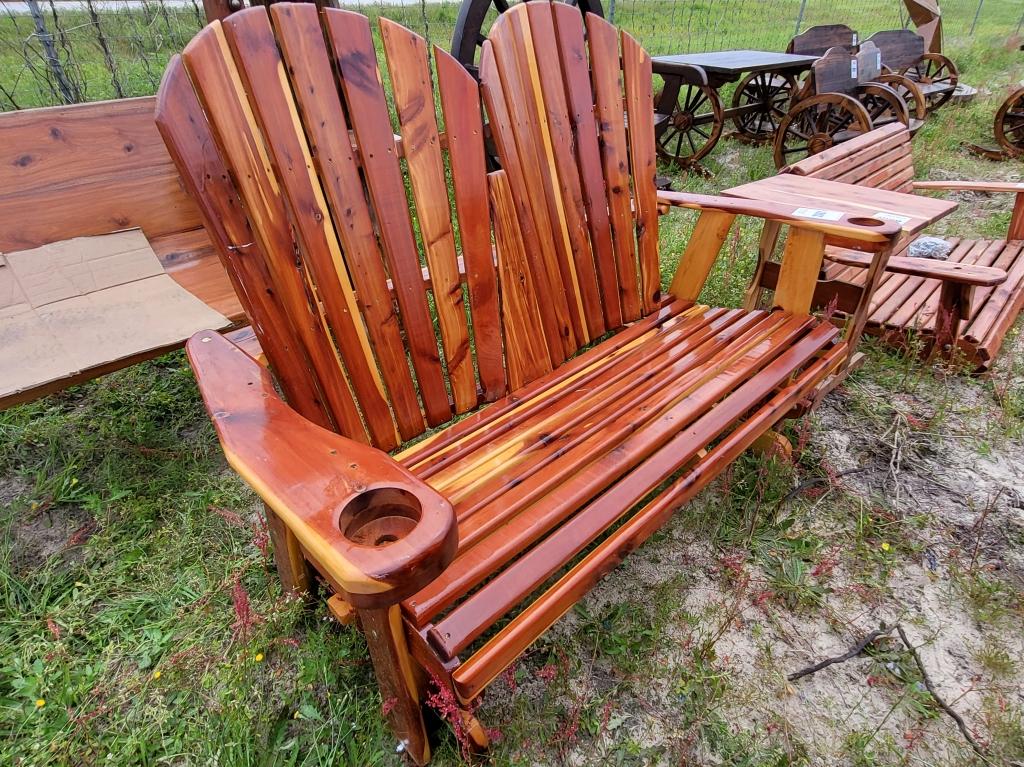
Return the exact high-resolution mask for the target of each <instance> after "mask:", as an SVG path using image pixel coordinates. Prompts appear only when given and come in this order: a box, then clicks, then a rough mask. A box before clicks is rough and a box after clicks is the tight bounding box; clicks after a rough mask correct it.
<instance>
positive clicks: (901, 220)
mask: <svg viewBox="0 0 1024 767" xmlns="http://www.w3.org/2000/svg"><path fill="white" fill-rule="evenodd" d="M874 218H880V219H883V220H885V221H895V222H896V223H897V224H905V223H907V222H908V221H909V220H910V216H904V215H902V214H900V213H890V212H889V211H887V210H880V211H878V212H877V213H875V214H874Z"/></svg>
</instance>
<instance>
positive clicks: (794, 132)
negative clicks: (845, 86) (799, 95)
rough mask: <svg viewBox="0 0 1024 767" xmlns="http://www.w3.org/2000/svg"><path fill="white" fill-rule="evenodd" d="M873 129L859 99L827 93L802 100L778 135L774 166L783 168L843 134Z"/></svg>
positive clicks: (831, 143)
mask: <svg viewBox="0 0 1024 767" xmlns="http://www.w3.org/2000/svg"><path fill="white" fill-rule="evenodd" d="M870 130H871V117H870V116H869V115H868V113H867V110H866V109H864V107H863V106H861V105H860V103H858V102H857V100H856V99H853V98H851V97H849V96H844V95H840V94H837V93H825V94H821V95H818V96H812V97H810V98H808V99H805V100H803V101H801V102H800V103H799V104H797V105H796V106H795V107H793V109H791V110H790V112H789V114H787V115H786V117H785V119H784V120H783V121H782V124H781V125H780V126H779V131H778V133H777V134H776V136H775V147H774V156H775V165H776V167H778V168H782V167H783V166H785V165H790V164H792V163H794V162H797V161H798V160H802V159H803V158H804V157H809V156H811V155H814V154H818V153H819V152H823V151H825V150H826V149H828V148H829V147H832V146H835V145H836V144H838V143H840V142H841V141H842V140H843V134H844V133H846V132H854V133H857V134H860V133H866V132H868V131H870Z"/></svg>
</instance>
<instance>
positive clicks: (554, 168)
mask: <svg viewBox="0 0 1024 767" xmlns="http://www.w3.org/2000/svg"><path fill="white" fill-rule="evenodd" d="M527 16H528V18H529V22H530V24H529V31H530V37H531V39H532V41H533V52H534V54H535V59H536V60H535V61H534V62H533V63H532V64H531V70H530V73H531V79H532V83H533V86H534V92H535V94H536V93H537V91H538V88H539V91H540V93H539V94H537V95H536V98H537V101H538V106H539V107H540V108H541V109H542V110H543V111H542V113H541V114H542V116H543V117H544V119H545V120H546V123H547V134H548V137H549V139H550V141H549V142H548V143H547V144H546V145H545V151H546V153H547V164H548V169H549V171H548V172H549V173H550V174H551V175H552V176H553V178H555V179H557V184H555V185H554V186H555V187H556V188H555V189H554V190H553V193H554V194H557V195H560V201H561V207H560V210H561V212H562V218H563V224H564V226H565V228H566V231H567V233H568V236H569V245H570V247H571V249H572V252H571V263H570V265H571V266H572V267H573V268H572V279H573V283H571V284H570V283H566V284H567V286H569V287H571V288H572V289H574V290H575V291H576V292H577V294H578V300H577V301H576V302H575V304H574V305H575V306H576V307H577V310H578V311H581V312H582V319H583V322H582V325H583V326H584V327H585V328H586V333H587V336H588V337H589V338H595V337H597V336H600V335H601V334H603V333H604V330H605V323H604V311H603V309H602V307H601V296H600V292H599V289H598V282H597V270H596V268H595V265H594V254H593V248H592V246H591V244H590V232H589V230H588V228H587V214H586V206H585V204H584V201H583V188H582V181H581V177H580V171H579V166H578V165H577V160H576V156H575V153H574V151H573V143H574V135H573V125H572V121H571V120H570V117H569V104H568V100H567V98H566V75H565V73H564V72H563V71H562V64H561V61H560V58H559V55H558V44H557V41H556V38H555V26H554V21H553V19H552V5H551V4H550V3H533V4H531V5H528V6H527ZM589 90H590V89H589V87H588V88H587V91H586V92H587V93H589ZM541 94H542V95H541ZM563 280H564V277H563Z"/></svg>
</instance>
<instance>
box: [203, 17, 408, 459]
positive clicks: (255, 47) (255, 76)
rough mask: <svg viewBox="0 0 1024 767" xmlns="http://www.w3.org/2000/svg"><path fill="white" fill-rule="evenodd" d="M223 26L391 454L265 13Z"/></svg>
mask: <svg viewBox="0 0 1024 767" xmlns="http://www.w3.org/2000/svg"><path fill="white" fill-rule="evenodd" d="M222 24H223V25H224V31H225V36H226V37H227V41H228V44H229V45H230V46H231V48H232V50H233V52H234V54H235V60H236V62H237V64H238V67H239V73H240V74H241V75H242V78H243V80H244V83H245V86H246V90H247V91H248V93H249V94H250V96H251V100H252V105H253V107H254V113H255V114H256V117H257V120H258V122H259V124H260V127H261V128H262V132H263V135H264V137H265V139H266V142H265V143H266V146H267V149H268V150H269V152H270V157H271V160H272V162H273V167H274V170H276V171H277V177H278V180H279V182H280V184H281V188H282V190H283V191H284V198H285V200H286V203H287V207H288V210H289V212H290V214H291V219H292V223H293V225H294V226H293V229H294V231H295V233H296V235H297V237H298V241H299V245H300V250H301V253H302V259H303V263H304V264H305V266H306V269H307V271H308V273H309V277H310V278H311V280H312V282H313V287H314V291H315V295H316V298H317V299H318V301H319V302H320V306H321V308H322V311H323V313H324V316H325V317H326V319H327V322H328V323H329V326H330V328H331V330H332V331H333V336H334V340H335V343H336V344H337V345H338V348H339V350H340V351H341V356H342V359H343V360H344V363H345V367H346V369H347V371H348V377H349V380H350V381H351V382H352V388H353V389H354V390H355V393H356V398H357V400H358V402H359V405H360V408H361V409H362V412H363V415H364V417H365V419H366V424H367V426H368V427H369V429H370V435H371V436H372V437H373V442H374V444H376V445H378V446H380V447H382V448H383V449H385V450H390V449H392V448H394V447H397V446H398V444H399V442H401V439H400V438H399V435H398V430H397V428H396V425H395V422H394V420H393V418H392V415H391V409H390V407H389V404H388V396H387V392H386V391H385V390H384V382H383V380H382V379H381V376H380V371H379V370H378V369H377V361H376V359H375V357H374V354H373V350H372V349H371V348H370V339H369V336H368V334H367V332H366V326H365V325H364V324H363V322H362V317H361V316H360V313H359V307H358V306H357V305H356V298H355V289H354V288H353V287H352V282H351V280H350V278H349V275H348V271H347V269H346V268H345V264H344V262H343V261H342V257H341V245H340V243H339V242H338V236H337V233H336V232H335V231H334V222H333V221H332V220H331V217H330V215H329V213H328V208H327V200H325V199H324V194H323V189H322V188H321V187H320V181H319V179H318V178H317V175H316V171H315V169H314V167H313V158H312V155H311V154H310V150H309V146H308V144H307V143H306V137H305V133H304V131H303V129H302V124H301V122H300V120H299V113H298V109H297V107H296V106H295V100H294V99H293V98H292V93H291V88H290V87H289V85H288V79H287V76H286V74H285V71H284V63H283V62H282V61H281V56H280V54H279V53H278V50H277V44H276V42H275V40H274V31H273V29H272V28H271V26H270V17H269V16H268V14H267V11H266V8H259V7H256V8H252V9H248V10H246V11H243V12H240V13H233V14H231V15H230V16H229V17H227V18H226V19H225V20H224V21H223V22H222Z"/></svg>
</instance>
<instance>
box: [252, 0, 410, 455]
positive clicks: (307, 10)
mask: <svg viewBox="0 0 1024 767" xmlns="http://www.w3.org/2000/svg"><path fill="white" fill-rule="evenodd" d="M271 16H272V18H273V20H274V24H275V27H276V28H277V36H278V40H279V41H280V45H281V50H282V53H283V55H284V58H285V62H286V63H287V64H288V72H289V74H290V77H291V80H292V83H293V84H294V88H293V91H294V93H295V99H296V103H297V105H298V108H299V112H300V115H301V117H302V121H303V127H304V128H305V131H306V136H307V139H308V141H309V144H310V149H311V150H312V154H313V160H314V163H315V165H316V169H317V172H318V174H319V179H320V182H321V183H322V184H323V188H324V194H325V196H326V199H327V203H328V205H329V206H330V213H331V217H332V219H333V221H334V226H335V228H336V231H337V234H338V236H339V237H340V239H341V244H342V247H343V249H344V264H343V265H342V264H339V263H334V264H332V267H333V269H335V270H338V273H345V274H349V275H351V277H352V281H353V282H354V283H355V287H356V290H357V292H358V296H359V302H358V303H359V309H360V311H361V313H362V316H363V319H364V320H365V322H366V326H367V328H368V330H369V333H370V337H371V339H372V340H373V346H374V351H375V352H376V355H377V359H378V360H379V361H380V369H381V373H382V375H383V377H384V380H385V382H386V384H387V388H388V394H389V396H390V399H391V403H392V405H393V407H394V411H395V417H396V420H397V422H398V428H399V431H400V433H401V435H402V437H403V438H405V439H409V438H411V437H414V436H416V435H418V434H421V433H422V432H423V429H424V427H425V423H424V420H423V414H422V413H421V411H420V405H419V401H418V399H417V396H416V390H415V387H414V384H413V380H412V376H411V374H410V371H409V362H408V359H407V357H406V354H405V345H404V342H403V339H402V329H401V326H400V324H399V318H398V314H397V312H395V308H394V302H393V300H392V296H391V292H390V290H389V289H388V284H387V273H386V271H385V269H384V261H383V256H382V254H381V251H380V247H379V245H378V243H377V234H376V232H375V231H374V228H373V220H372V216H371V213H370V208H369V206H368V205H367V202H366V192H365V189H364V187H363V182H362V179H361V177H360V173H359V167H358V165H357V162H356V157H355V152H354V151H353V147H352V142H351V141H350V140H349V130H348V121H347V119H346V117H345V113H344V109H343V108H342V105H341V102H340V100H339V99H338V91H337V87H336V85H335V81H334V71H333V69H332V67H331V61H330V58H329V57H328V55H327V51H326V49H325V47H324V45H323V42H322V37H323V35H322V32H321V29H320V17H319V13H318V11H317V8H316V6H314V5H311V4H294V5H293V4H287V5H275V6H272V8H271ZM328 278H331V275H330V274H328ZM342 279H345V278H344V277H343V278H342Z"/></svg>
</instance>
